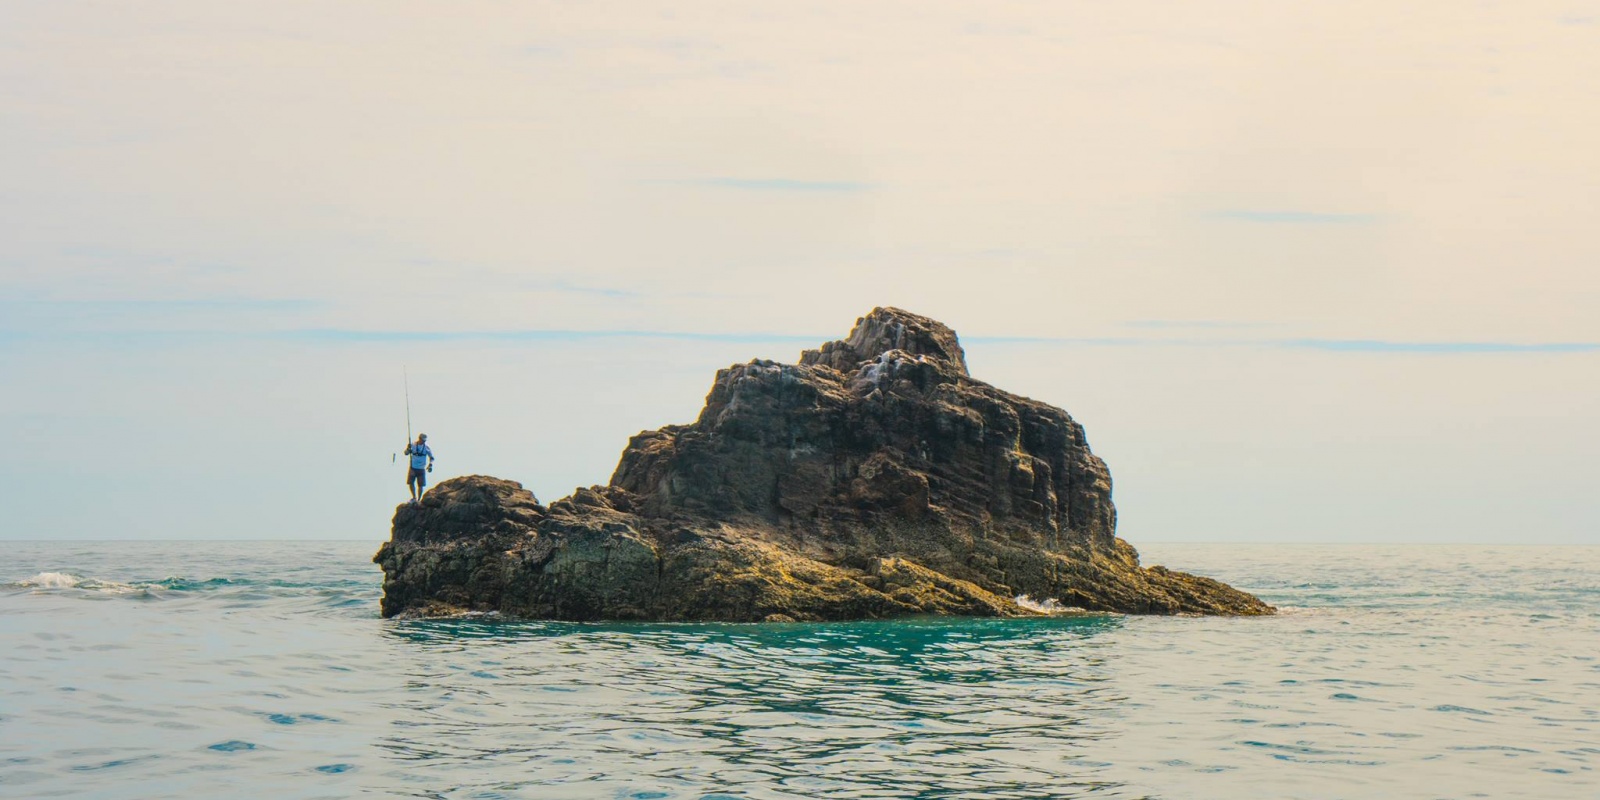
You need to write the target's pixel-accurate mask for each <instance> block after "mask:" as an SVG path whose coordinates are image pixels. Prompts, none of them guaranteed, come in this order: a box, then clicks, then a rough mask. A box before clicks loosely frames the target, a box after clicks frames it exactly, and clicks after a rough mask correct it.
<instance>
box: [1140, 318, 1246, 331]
mask: <svg viewBox="0 0 1600 800" xmlns="http://www.w3.org/2000/svg"><path fill="white" fill-rule="evenodd" d="M1277 324H1278V323H1275V322H1232V321H1229V320H1220V319H1135V320H1129V321H1127V322H1124V323H1122V325H1123V327H1126V328H1157V329H1164V328H1188V329H1208V330H1219V329H1231V328H1267V327H1272V326H1274V325H1277Z"/></svg>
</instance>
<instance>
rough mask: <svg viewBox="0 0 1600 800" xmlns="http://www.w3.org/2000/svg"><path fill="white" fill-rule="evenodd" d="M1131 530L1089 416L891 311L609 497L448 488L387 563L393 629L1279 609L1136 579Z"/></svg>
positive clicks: (631, 463)
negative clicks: (975, 361)
mask: <svg viewBox="0 0 1600 800" xmlns="http://www.w3.org/2000/svg"><path fill="white" fill-rule="evenodd" d="M1115 529H1116V509H1115V507H1114V506H1113V505H1112V502H1111V476H1110V473H1109V472H1108V471H1107V469H1106V466H1105V463H1104V462H1102V461H1101V460H1100V459H1099V458H1097V457H1096V456H1095V455H1094V454H1093V453H1091V452H1090V451H1089V444H1088V441H1087V439H1086V438H1085V436H1084V431H1083V428H1082V426H1080V425H1079V424H1078V423H1077V422H1075V421H1073V419H1072V417H1071V416H1069V415H1068V414H1067V413H1066V412H1065V411H1062V410H1061V409H1058V408H1055V407H1053V406H1049V405H1046V404H1044V403H1040V402H1036V401H1033V400H1029V399H1027V398H1023V397H1018V396H1016V395H1013V394H1010V393H1008V392H1004V391H1001V390H999V389H996V388H995V387H993V386H990V385H989V384H986V383H983V382H982V381H978V380H975V379H973V378H972V376H971V375H969V374H968V372H967V365H966V357H965V354H964V353H963V352H962V349H961V344H960V342H959V341H958V340H957V338H956V334H955V332H954V331H952V330H951V329H950V328H948V327H946V326H944V325H943V324H941V323H939V322H936V321H934V320H931V319H928V318H926V317H921V316H918V315H915V314H911V313H909V312H906V311H901V310H899V309H895V308H878V309H874V310H873V311H872V312H871V313H870V314H868V315H867V316H865V317H863V318H861V319H859V320H857V321H856V326H855V329H854V330H852V331H851V333H850V336H849V337H848V338H846V339H844V340H842V341H835V342H828V343H826V344H824V345H822V346H821V347H820V348H818V349H816V350H808V351H806V352H805V353H803V354H802V355H801V358H800V363H799V364H779V363H776V362H772V361H752V362H750V363H748V364H739V365H735V366H732V367H729V368H727V369H724V370H721V371H719V372H718V373H717V377H716V380H715V382H714V383H713V384H712V387H711V392H710V394H709V395H708V396H707V398H706V405H705V408H704V409H703V410H702V411H701V412H700V417H699V419H697V420H695V421H694V422H693V423H691V424H688V425H669V426H667V427H664V428H661V429H659V430H654V431H646V432H644V433H641V434H639V435H637V436H635V437H633V439H632V440H631V441H630V442H629V443H628V448H627V450H626V451H624V452H623V454H622V459H621V461H620V462H619V463H618V465H617V469H616V472H615V473H614V474H613V475H612V477H611V482H610V484H609V485H606V486H594V487H590V488H587V489H579V490H577V491H575V492H574V493H573V494H572V495H571V496H569V497H566V498H564V499H561V500H558V501H556V502H554V503H552V504H550V506H549V507H546V506H544V505H541V504H540V503H539V501H538V500H537V499H536V498H535V497H534V496H533V494H532V493H531V492H529V491H527V490H526V489H524V488H523V487H522V486H521V485H520V484H517V483H515V482H512V481H507V480H502V479H499V478H491V477H486V476H476V475H475V476H468V477H462V478H455V479H452V480H448V481H445V482H443V483H441V484H439V485H438V486H437V487H435V488H434V489H433V490H431V491H430V492H428V494H427V496H426V497H425V498H424V499H423V501H422V502H421V503H420V504H417V505H411V504H406V505H402V506H400V507H399V508H398V509H397V510H396V511H395V515H394V522H393V532H392V536H391V539H390V541H388V542H387V543H385V544H384V545H383V547H382V548H381V549H380V550H379V551H378V554H377V555H376V556H375V557H374V559H373V560H374V561H376V562H377V563H378V564H380V565H382V567H383V571H384V596H383V604H382V611H383V615H384V616H386V617H390V616H396V615H414V616H432V615H441V614H456V613H464V612H473V611H478V612H483V611H494V612H500V613H503V614H507V615H513V616H520V617H532V618H542V619H564V620H726V621H758V620H840V619H864V618H881V617H894V616H903V615H910V614H961V615H976V616H1026V615H1032V614H1036V613H1039V612H1038V611H1036V610H1032V609H1030V608H1029V607H1025V606H1024V605H1021V604H1019V603H1018V600H1017V599H1018V598H1022V597H1027V598H1031V599H1032V600H1033V601H1038V602H1045V603H1051V604H1052V605H1053V606H1054V605H1058V606H1062V607H1068V608H1079V609H1085V610H1090V611H1120V612H1127V613H1137V614H1183V613H1193V614H1237V615H1254V614H1270V613H1272V611H1273V609H1272V607H1271V606H1269V605H1267V604H1265V603H1263V602H1261V601H1260V600H1258V599H1257V598H1255V597H1253V596H1251V595H1249V594H1246V593H1245V592H1241V591H1239V590H1237V589H1234V588H1232V587H1230V586H1228V585H1226V584H1223V583H1220V582H1217V581H1214V580H1211V579H1209V578H1203V577H1198V576H1194V575H1188V574H1185V573H1182V572H1173V571H1169V570H1166V569H1164V568H1161V567H1151V568H1144V567H1141V566H1140V565H1139V558H1138V554H1137V553H1136V552H1135V551H1134V549H1133V547H1132V546H1130V545H1129V544H1128V543H1127V542H1125V541H1123V540H1121V539H1119V538H1117V537H1116V531H1115ZM1052 601H1053V602H1052ZM1030 605H1033V604H1032V603H1030Z"/></svg>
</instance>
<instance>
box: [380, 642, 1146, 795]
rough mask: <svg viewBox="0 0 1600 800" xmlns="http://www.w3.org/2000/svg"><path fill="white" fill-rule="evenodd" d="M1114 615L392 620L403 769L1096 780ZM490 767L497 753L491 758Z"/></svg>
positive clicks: (507, 777)
mask: <svg viewBox="0 0 1600 800" xmlns="http://www.w3.org/2000/svg"><path fill="white" fill-rule="evenodd" d="M1121 624H1123V622H1122V621H1121V620H1120V619H1117V618H1112V617H1098V616H1091V617H1080V618H1066V619H1034V620H972V619H928V620H916V621H909V622H908V621H899V622H891V623H882V622H867V623H849V624H795V625H578V624H562V623H509V622H496V621H484V620H454V621H429V622H403V623H396V624H394V625H393V627H392V628H390V629H389V635H388V637H387V639H388V642H389V644H390V646H391V649H392V650H393V652H392V653H391V654H390V657H391V658H393V659H395V660H396V661H398V662H404V663H407V664H409V665H411V670H410V673H409V675H408V676H407V680H406V683H405V690H404V691H403V692H402V693H400V695H399V696H398V697H397V698H396V699H395V700H394V701H393V702H391V703H388V704H386V708H387V709H388V710H389V711H390V712H391V713H392V714H393V715H394V719H393V726H392V727H393V732H392V734H391V735H388V736H385V737H383V738H382V739H381V740H380V742H379V744H380V746H381V747H382V748H383V749H384V750H385V751H386V752H387V753H388V755H389V757H390V758H391V759H392V770H391V771H388V772H389V775H388V776H387V777H388V778H391V779H392V781H390V780H386V781H385V783H388V784H389V786H390V787H391V788H393V787H395V786H409V787H413V793H414V794H415V795H416V796H419V797H445V796H450V797H524V796H526V797H535V796H537V797H569V796H571V797H578V796H583V797H596V796H599V797H611V796H615V797H661V798H665V797H697V798H698V797H715V796H717V795H718V793H727V794H729V795H737V796H740V797H756V798H760V797H816V796H846V795H847V796H851V797H909V796H916V797H952V796H961V795H968V794H973V793H979V792H981V793H982V794H983V795H984V796H986V797H1028V798H1036V797H1042V796H1062V795H1077V794H1088V793H1105V794H1107V795H1110V796H1115V795H1117V794H1118V793H1117V792H1116V791H1114V790H1115V789H1116V788H1117V786H1116V785H1115V784H1113V783H1111V782H1108V781H1105V780H1102V779H1100V777H1098V776H1099V774H1100V773H1101V772H1102V770H1103V768H1104V766H1105V765H1103V764H1098V763H1094V762H1092V761H1089V760H1086V759H1085V757H1084V747H1085V745H1087V744H1088V743H1090V742H1092V741H1094V740H1096V739H1098V738H1102V737H1104V736H1106V735H1108V733H1109V732H1110V730H1111V724H1110V723H1112V722H1114V720H1115V719H1116V716H1117V715H1116V714H1115V713H1114V709H1113V707H1115V706H1116V705H1117V704H1119V703H1120V702H1121V701H1122V700H1123V698H1120V697H1118V696H1117V695H1116V693H1115V691H1114V690H1112V689H1111V686H1110V684H1109V683H1108V678H1109V677H1110V674H1111V667H1110V665H1108V664H1106V663H1104V661H1103V660H1102V658H1101V656H1100V655H1099V653H1098V651H1099V647H1098V645H1097V642H1096V639H1097V634H1100V633H1103V632H1105V631H1108V630H1110V629H1112V628H1115V627H1118V626H1120V625H1121ZM490 765H492V766H493V769H492V770H490V769H485V767H487V766H490Z"/></svg>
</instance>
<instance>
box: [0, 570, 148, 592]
mask: <svg viewBox="0 0 1600 800" xmlns="http://www.w3.org/2000/svg"><path fill="white" fill-rule="evenodd" d="M8 586H9V587H10V588H17V589H31V590H33V591H36V592H43V591H52V590H66V589H78V590H81V591H85V592H98V593H101V594H111V595H132V594H140V593H148V591H149V587H148V586H145V585H140V584H132V583H122V582H120V581H107V580H100V579H98V578H84V577H81V576H78V575H73V574H72V573H70V572H41V573H39V574H37V575H35V576H33V577H31V578H24V579H23V580H20V581H17V582H16V583H13V584H9V585H8Z"/></svg>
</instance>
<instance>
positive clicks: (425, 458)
mask: <svg viewBox="0 0 1600 800" xmlns="http://www.w3.org/2000/svg"><path fill="white" fill-rule="evenodd" d="M406 455H408V456H411V469H408V470H406V485H407V486H409V487H411V502H413V503H415V502H417V501H418V500H421V499H422V491H423V489H424V488H425V487H427V485H428V473H430V472H432V471H433V449H432V448H430V447H428V434H426V433H419V434H417V440H416V441H415V442H412V443H410V444H408V445H406Z"/></svg>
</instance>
